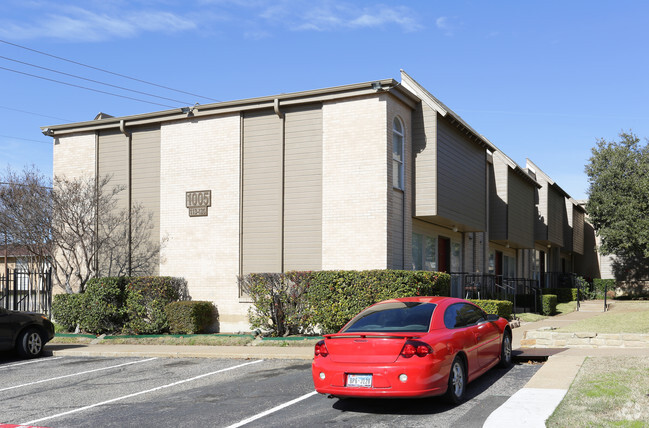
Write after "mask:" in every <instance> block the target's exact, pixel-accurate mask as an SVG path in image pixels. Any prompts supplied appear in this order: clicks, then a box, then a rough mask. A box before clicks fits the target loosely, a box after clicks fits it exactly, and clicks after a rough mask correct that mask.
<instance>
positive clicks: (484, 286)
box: [451, 272, 541, 313]
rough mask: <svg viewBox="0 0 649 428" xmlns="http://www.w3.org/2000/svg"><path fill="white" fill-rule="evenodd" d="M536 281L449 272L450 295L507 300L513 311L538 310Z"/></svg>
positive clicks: (538, 291)
mask: <svg viewBox="0 0 649 428" xmlns="http://www.w3.org/2000/svg"><path fill="white" fill-rule="evenodd" d="M540 294H541V290H540V289H539V287H538V281H537V280H535V279H528V278H508V277H504V276H503V275H493V274H474V273H466V272H453V273H451V295H452V296H454V297H461V298H463V299H488V300H509V301H510V302H512V305H513V312H514V313H517V312H538V296H540Z"/></svg>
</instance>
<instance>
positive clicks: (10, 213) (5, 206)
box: [0, 168, 162, 293]
mask: <svg viewBox="0 0 649 428" xmlns="http://www.w3.org/2000/svg"><path fill="white" fill-rule="evenodd" d="M110 180H111V178H110V177H109V176H107V177H102V178H100V179H98V180H95V178H94V177H79V178H66V177H55V178H54V182H53V183H52V184H51V185H50V182H49V181H48V180H47V179H46V178H45V177H44V176H43V175H42V174H40V172H38V170H36V169H35V168H31V169H25V170H24V171H23V172H22V174H21V173H15V172H13V171H11V170H7V172H6V174H4V176H3V177H0V182H2V183H3V184H0V227H3V229H4V230H5V233H6V234H7V237H8V239H10V240H11V242H12V243H14V244H18V245H21V246H24V247H25V248H27V249H28V251H29V252H30V253H32V254H33V255H35V256H37V258H39V260H42V261H43V263H44V264H45V263H46V264H49V265H51V266H52V267H53V268H54V276H55V279H56V281H55V282H56V283H57V284H58V285H60V286H61V287H62V288H63V289H64V290H65V291H66V292H67V293H75V292H83V291H84V290H85V286H86V283H87V282H88V280H89V279H91V278H93V277H97V276H124V275H150V274H152V273H153V271H154V269H155V264H156V262H157V258H158V255H159V254H160V248H161V245H162V244H161V242H160V241H159V240H157V239H154V238H153V237H152V236H151V232H152V230H153V214H152V213H150V212H147V211H146V210H145V209H144V207H143V206H142V205H141V204H138V203H134V204H133V206H132V207H131V209H130V210H129V209H127V208H125V209H120V208H119V207H118V199H119V195H120V193H121V192H123V191H124V187H123V186H111V185H110Z"/></svg>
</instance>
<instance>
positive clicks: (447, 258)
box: [437, 236, 451, 272]
mask: <svg viewBox="0 0 649 428" xmlns="http://www.w3.org/2000/svg"><path fill="white" fill-rule="evenodd" d="M437 242H438V244H437V245H438V246H439V248H438V254H439V255H438V261H439V264H438V265H437V267H438V269H439V271H440V272H450V271H451V239H450V238H445V237H443V236H440V237H439V238H438V239H437Z"/></svg>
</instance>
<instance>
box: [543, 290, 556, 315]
mask: <svg viewBox="0 0 649 428" xmlns="http://www.w3.org/2000/svg"><path fill="white" fill-rule="evenodd" d="M556 312H557V296H556V295H554V294H544V295H543V296H541V315H547V316H549V315H554V314H555V313H556Z"/></svg>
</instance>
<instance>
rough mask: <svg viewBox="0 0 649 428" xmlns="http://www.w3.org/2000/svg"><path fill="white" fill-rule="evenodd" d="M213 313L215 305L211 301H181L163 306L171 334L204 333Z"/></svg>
mask: <svg viewBox="0 0 649 428" xmlns="http://www.w3.org/2000/svg"><path fill="white" fill-rule="evenodd" d="M215 313H216V307H214V304H213V303H212V302H204V301H195V302H193V301H182V302H171V303H169V304H168V305H167V306H165V314H166V315H167V320H168V321H169V332H170V333H172V334H196V333H204V331H205V328H207V327H208V326H209V325H210V324H211V323H212V319H213V317H214V314H215Z"/></svg>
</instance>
